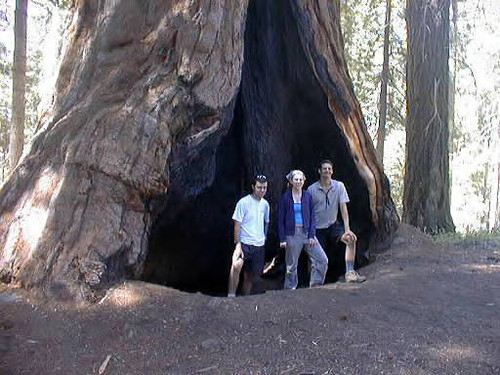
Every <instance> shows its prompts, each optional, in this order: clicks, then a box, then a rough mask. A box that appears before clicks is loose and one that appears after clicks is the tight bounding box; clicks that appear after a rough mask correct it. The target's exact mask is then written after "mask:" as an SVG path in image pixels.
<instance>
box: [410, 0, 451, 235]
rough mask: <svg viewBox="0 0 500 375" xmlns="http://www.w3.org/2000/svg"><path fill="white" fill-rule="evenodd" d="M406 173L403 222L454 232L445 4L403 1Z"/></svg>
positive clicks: (434, 0) (439, 0)
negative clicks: (451, 197)
mask: <svg viewBox="0 0 500 375" xmlns="http://www.w3.org/2000/svg"><path fill="white" fill-rule="evenodd" d="M406 6H407V10H406V22H407V30H408V59H407V71H406V77H407V79H406V81H407V84H406V86H407V89H406V100H407V112H408V113H407V124H406V171H405V181H404V193H403V220H404V221H405V222H406V223H408V224H411V225H414V226H416V227H418V228H420V229H422V230H424V231H426V232H430V233H438V232H442V231H445V232H448V231H454V229H455V226H454V224H453V221H452V218H451V214H450V182H449V159H448V158H449V151H448V150H449V146H448V144H449V107H448V106H449V85H450V75H449V68H448V59H449V32H450V20H449V11H450V0H431V1H428V0H407V3H406Z"/></svg>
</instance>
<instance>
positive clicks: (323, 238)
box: [316, 221, 345, 251]
mask: <svg viewBox="0 0 500 375" xmlns="http://www.w3.org/2000/svg"><path fill="white" fill-rule="evenodd" d="M344 232H345V229H344V225H343V224H341V223H340V222H338V221H336V222H335V223H333V224H332V225H330V226H329V227H328V228H324V229H316V237H317V238H318V241H319V243H320V245H321V247H322V248H323V249H325V251H326V250H327V249H330V248H331V247H332V246H334V245H336V244H337V242H339V241H340V238H341V237H342V236H343V235H344Z"/></svg>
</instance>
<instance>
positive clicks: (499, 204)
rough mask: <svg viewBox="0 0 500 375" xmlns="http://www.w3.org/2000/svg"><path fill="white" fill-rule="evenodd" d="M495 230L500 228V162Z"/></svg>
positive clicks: (498, 166)
mask: <svg viewBox="0 0 500 375" xmlns="http://www.w3.org/2000/svg"><path fill="white" fill-rule="evenodd" d="M494 230H495V231H499V230H500V163H497V194H496V209H495V225H494Z"/></svg>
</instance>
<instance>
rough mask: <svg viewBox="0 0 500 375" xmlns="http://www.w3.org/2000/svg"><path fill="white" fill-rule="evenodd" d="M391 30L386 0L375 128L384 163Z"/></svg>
mask: <svg viewBox="0 0 500 375" xmlns="http://www.w3.org/2000/svg"><path fill="white" fill-rule="evenodd" d="M390 32H391V0H386V10H385V27H384V62H383V64H382V74H381V76H380V104H379V123H378V129H377V155H378V157H379V160H380V164H382V166H383V165H384V144H385V133H386V123H387V84H388V82H389V45H390Z"/></svg>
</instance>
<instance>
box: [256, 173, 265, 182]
mask: <svg viewBox="0 0 500 375" xmlns="http://www.w3.org/2000/svg"><path fill="white" fill-rule="evenodd" d="M255 180H256V181H259V182H264V181H267V177H266V176H265V175H263V174H258V175H256V176H255Z"/></svg>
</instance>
